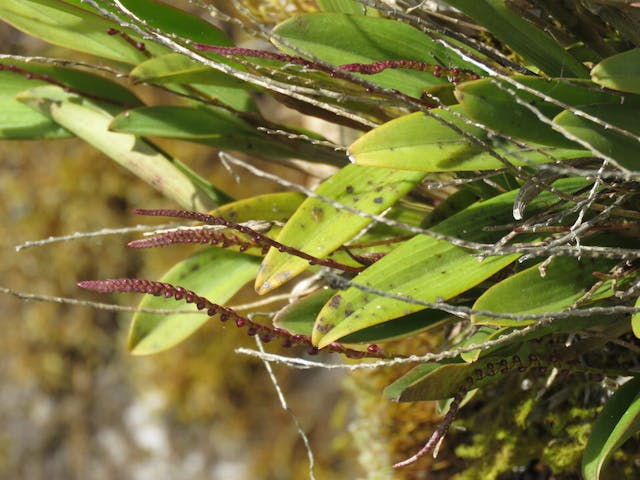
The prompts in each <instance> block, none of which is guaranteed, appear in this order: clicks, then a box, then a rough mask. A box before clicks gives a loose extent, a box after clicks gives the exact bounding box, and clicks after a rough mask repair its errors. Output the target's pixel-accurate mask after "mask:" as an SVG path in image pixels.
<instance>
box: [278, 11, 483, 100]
mask: <svg viewBox="0 0 640 480" xmlns="http://www.w3.org/2000/svg"><path fill="white" fill-rule="evenodd" d="M275 32H276V33H277V34H278V35H279V36H280V37H282V38H283V39H284V40H286V41H287V43H288V44H291V45H293V46H295V47H298V48H300V49H302V50H303V51H305V52H309V53H310V54H312V55H314V56H316V57H318V58H320V59H322V60H324V61H326V62H329V63H332V64H334V65H342V64H347V63H372V62H377V61H381V60H417V61H422V62H426V63H428V64H431V65H437V64H439V60H438V59H440V60H442V61H445V62H447V63H451V64H453V65H456V66H458V67H459V68H469V69H474V68H475V67H473V66H472V65H470V64H467V63H466V62H464V61H463V60H462V59H457V58H456V59H454V58H452V55H453V54H452V53H451V51H449V50H447V49H445V48H444V47H443V46H442V45H440V44H437V43H436V42H435V41H434V40H432V39H431V38H430V37H428V36H426V35H425V34H423V33H422V32H420V31H419V30H416V29H415V28H413V27H411V26H409V25H407V24H405V23H401V22H397V21H395V20H389V19H384V18H376V17H368V16H354V15H346V14H340V13H311V14H307V15H300V16H297V17H294V18H292V19H290V20H287V21H285V22H284V23H282V24H280V25H278V26H277V27H276V29H275ZM276 43H277V42H276ZM282 48H283V49H284V50H287V48H286V46H284V45H283V46H282ZM366 78H367V79H368V80H369V81H371V82H373V83H376V84H378V85H380V86H382V87H386V88H394V89H396V90H399V91H401V92H404V93H406V94H408V95H412V96H415V97H420V95H421V93H422V91H423V90H424V89H425V88H427V87H429V86H432V85H438V84H442V83H445V82H446V80H445V79H442V78H437V77H434V76H433V75H432V74H431V73H428V72H420V71H416V70H402V69H389V70H385V71H383V72H381V73H378V74H376V75H373V76H372V75H368V76H366Z"/></svg>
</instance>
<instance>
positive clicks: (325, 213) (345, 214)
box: [256, 165, 424, 294]
mask: <svg viewBox="0 0 640 480" xmlns="http://www.w3.org/2000/svg"><path fill="white" fill-rule="evenodd" d="M423 176H424V175H423V174H422V173H420V172H406V171H399V170H391V169H386V168H376V167H361V166H358V165H348V166H346V167H345V168H343V169H342V170H340V171H339V172H337V173H336V174H334V175H333V176H331V177H330V178H329V179H327V180H326V181H324V182H323V183H322V184H321V185H320V186H319V187H318V188H317V190H316V192H317V193H318V194H320V195H324V196H325V197H329V198H331V199H333V200H335V201H336V202H339V203H340V204H342V205H347V206H350V207H354V208H357V209H359V210H361V211H364V212H367V213H370V214H379V213H381V212H383V211H384V210H386V209H387V208H388V207H390V206H391V205H393V204H394V203H395V202H396V201H397V200H398V199H399V198H401V197H402V196H404V195H405V194H406V193H407V192H409V190H411V189H412V188H413V187H414V186H415V185H416V184H417V183H418V182H419V181H420V180H421V179H422V177H423ZM369 223H371V219H369V218H363V217H361V216H360V215H357V214H355V213H351V212H349V211H347V210H344V209H337V208H335V207H333V206H331V205H329V204H327V203H325V202H323V201H321V200H319V199H316V198H308V199H306V200H305V201H304V202H303V204H302V205H301V206H300V207H299V208H298V210H297V211H296V213H295V214H294V215H293V216H292V217H291V218H290V219H289V221H288V222H287V224H286V225H285V226H284V228H283V229H282V232H281V233H280V235H279V236H278V238H277V240H278V241H279V242H280V243H283V244H285V245H288V246H291V247H294V248H297V249H299V250H302V251H304V252H306V253H308V254H310V255H313V256H315V257H319V258H324V257H326V256H327V255H329V254H330V253H331V252H333V251H334V250H336V249H337V248H339V247H340V246H342V245H343V244H344V243H345V242H347V241H348V240H350V239H351V238H353V237H354V236H355V235H356V234H357V233H358V232H359V231H360V230H362V228H364V227H365V226H366V225H368V224H369ZM308 267H309V263H308V262H307V261H306V260H304V259H301V258H297V257H292V256H291V255H289V254H286V253H281V252H278V251H277V250H275V249H273V248H272V249H271V250H270V251H269V253H268V254H267V256H266V257H265V259H264V261H263V264H262V266H261V267H260V272H259V273H258V276H257V278H256V290H257V291H258V292H259V293H261V294H262V293H266V292H269V291H270V290H273V289H274V288H277V287H278V286H280V285H282V284H283V283H285V282H287V281H289V280H290V279H292V278H293V277H294V276H296V275H298V274H299V273H301V272H303V271H304V270H306V269H307V268H308Z"/></svg>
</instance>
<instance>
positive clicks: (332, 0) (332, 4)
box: [316, 0, 379, 16]
mask: <svg viewBox="0 0 640 480" xmlns="http://www.w3.org/2000/svg"><path fill="white" fill-rule="evenodd" d="M316 3H317V4H318V7H320V9H321V10H322V11H323V12H336V13H349V14H351V15H367V16H378V15H379V13H378V10H376V9H374V8H371V7H367V6H365V5H362V4H360V3H358V2H357V1H356V0H317V1H316Z"/></svg>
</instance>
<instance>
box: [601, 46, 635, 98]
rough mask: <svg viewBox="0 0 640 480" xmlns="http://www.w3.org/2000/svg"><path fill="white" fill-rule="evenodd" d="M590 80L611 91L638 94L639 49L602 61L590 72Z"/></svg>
mask: <svg viewBox="0 0 640 480" xmlns="http://www.w3.org/2000/svg"><path fill="white" fill-rule="evenodd" d="M591 79H592V80H593V81H594V82H596V83H597V84H599V85H602V86H603V87H607V88H611V89H613V90H620V91H622V92H631V93H640V48H634V49H633V50H629V51H628V52H624V53H619V54H618V55H613V56H612V57H609V58H607V59H605V60H603V61H602V62H600V63H599V64H598V65H596V66H595V67H593V70H591Z"/></svg>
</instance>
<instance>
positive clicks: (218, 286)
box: [129, 248, 260, 355]
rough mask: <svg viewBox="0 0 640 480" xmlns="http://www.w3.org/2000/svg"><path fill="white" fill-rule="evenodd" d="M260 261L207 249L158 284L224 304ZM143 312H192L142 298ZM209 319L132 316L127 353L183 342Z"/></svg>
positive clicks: (201, 316) (183, 315)
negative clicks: (169, 285)
mask: <svg viewBox="0 0 640 480" xmlns="http://www.w3.org/2000/svg"><path fill="white" fill-rule="evenodd" d="M259 262H260V260H259V259H257V258H254V257H250V256H247V255H242V254H239V253H234V252H229V251H226V250H221V249H217V248H207V249H206V250H203V251H201V252H198V253H196V254H195V255H192V256H191V257H189V258H187V259H186V260H183V261H182V262H179V263H177V264H176V265H175V266H174V267H173V268H171V270H169V271H168V272H167V273H166V274H165V275H164V276H163V277H162V278H161V280H160V281H162V282H167V283H171V284H173V285H179V286H181V287H184V288H186V289H188V290H193V291H196V292H198V295H201V296H204V297H206V298H208V299H209V300H211V301H212V302H214V303H218V304H224V303H225V302H226V301H227V300H228V299H229V298H231V297H232V296H233V295H234V294H235V293H236V292H237V291H238V290H239V289H240V288H241V287H242V286H243V285H244V284H245V283H247V282H248V281H249V280H251V279H252V278H253V277H254V276H255V274H256V272H257V270H258V265H259ZM139 307H140V308H144V309H169V310H193V311H197V309H196V306H195V305H192V304H189V305H185V304H184V303H182V302H176V301H175V300H174V299H166V298H163V297H154V296H151V295H146V296H145V297H144V298H143V300H142V301H141V302H140V305H139ZM208 320H209V317H208V316H207V315H206V314H204V313H202V314H198V315H196V314H192V313H171V314H157V313H145V312H140V313H136V314H135V315H134V317H133V322H132V324H131V330H130V332H129V349H130V350H131V352H132V353H133V354H136V355H147V354H151V353H157V352H160V351H162V350H166V349H167V348H170V347H172V346H174V345H176V344H177V343H180V342H181V341H182V340H184V339H185V338H187V337H188V336H189V335H191V334H192V333H193V332H195V331H196V330H197V329H198V328H200V327H201V326H202V325H204V324H205V323H206V322H207V321H208Z"/></svg>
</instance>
